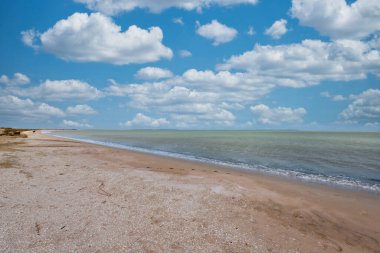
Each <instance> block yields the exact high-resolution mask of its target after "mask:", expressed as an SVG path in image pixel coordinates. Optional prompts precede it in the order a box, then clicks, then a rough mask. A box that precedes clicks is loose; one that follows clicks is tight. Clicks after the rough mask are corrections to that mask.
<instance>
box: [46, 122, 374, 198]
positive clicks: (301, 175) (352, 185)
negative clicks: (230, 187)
mask: <svg viewBox="0 0 380 253" xmlns="http://www.w3.org/2000/svg"><path fill="white" fill-rule="evenodd" d="M42 133H44V134H48V135H51V136H56V137H61V138H65V139H70V140H77V141H81V142H86V143H91V144H96V145H102V146H107V147H113V148H119V149H127V150H131V151H138V152H143V153H148V154H156V155H160V156H166V157H173V158H180V159H184V160H190V161H197V162H203V163H208V164H213V165H217V166H223V167H228V168H231V169H237V170H243V171H248V172H259V173H266V174H269V175H275V176H285V177H288V178H293V179H298V180H301V181H304V182H310V183H318V184H325V185H330V186H337V187H340V188H346V189H353V190H361V191H367V192H372V193H376V194H380V184H377V183H374V184H371V183H367V182H363V181H361V180H357V179H354V178H350V177H344V176H329V175H324V174H312V173H305V172H300V171H295V170H284V169H280V168H269V167H266V166H262V165H249V164H245V163H230V162H224V161H220V160H214V159H210V158H204V157H196V156H191V155H184V154H180V153H174V152H167V151H161V150H153V149H146V148H139V147H133V146H128V145H124V144H118V143H114V142H106V141H96V140H90V139H83V138H72V137H67V136H63V135H57V134H55V133H53V132H52V131H48V130H44V131H42ZM373 181H375V180H373ZM376 181H377V180H376ZM376 181H375V182H376Z"/></svg>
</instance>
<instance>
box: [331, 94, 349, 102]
mask: <svg viewBox="0 0 380 253" xmlns="http://www.w3.org/2000/svg"><path fill="white" fill-rule="evenodd" d="M332 100H333V101H335V102H339V101H344V100H346V98H345V97H344V96H343V95H335V96H333V97H332Z"/></svg>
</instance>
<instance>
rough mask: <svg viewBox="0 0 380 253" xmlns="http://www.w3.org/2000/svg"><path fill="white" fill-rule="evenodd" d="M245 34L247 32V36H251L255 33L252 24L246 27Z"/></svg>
mask: <svg viewBox="0 0 380 253" xmlns="http://www.w3.org/2000/svg"><path fill="white" fill-rule="evenodd" d="M247 34H248V35H249V36H253V35H255V34H256V32H255V29H253V26H250V27H248V31H247Z"/></svg>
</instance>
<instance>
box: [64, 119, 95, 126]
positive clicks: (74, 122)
mask: <svg viewBox="0 0 380 253" xmlns="http://www.w3.org/2000/svg"><path fill="white" fill-rule="evenodd" d="M62 124H63V125H64V126H66V127H73V128H92V126H91V125H90V124H88V123H85V122H84V123H82V122H77V121H72V120H66V119H64V120H63V121H62Z"/></svg>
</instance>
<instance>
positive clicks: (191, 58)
mask: <svg viewBox="0 0 380 253" xmlns="http://www.w3.org/2000/svg"><path fill="white" fill-rule="evenodd" d="M0 33H1V34H2V35H1V37H0V127H23V128H70V129H71V128H75V129H242V130H250V129H304V130H368V131H372V130H380V4H379V1H378V0H356V1H345V0H334V1H333V0H283V1H278V0H62V1H51V0H36V1H30V0H2V1H0Z"/></svg>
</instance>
